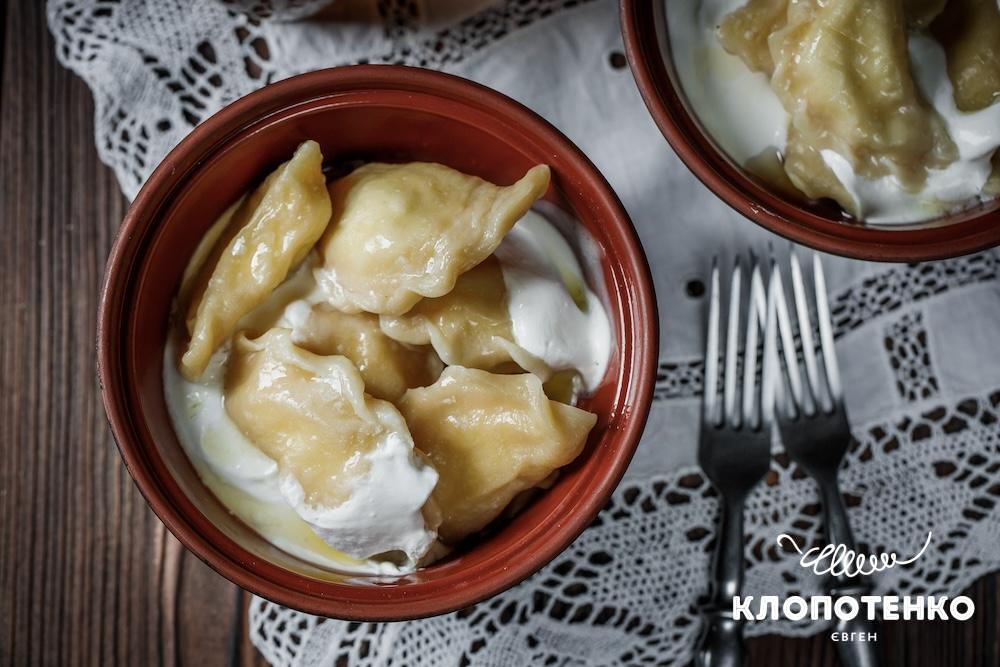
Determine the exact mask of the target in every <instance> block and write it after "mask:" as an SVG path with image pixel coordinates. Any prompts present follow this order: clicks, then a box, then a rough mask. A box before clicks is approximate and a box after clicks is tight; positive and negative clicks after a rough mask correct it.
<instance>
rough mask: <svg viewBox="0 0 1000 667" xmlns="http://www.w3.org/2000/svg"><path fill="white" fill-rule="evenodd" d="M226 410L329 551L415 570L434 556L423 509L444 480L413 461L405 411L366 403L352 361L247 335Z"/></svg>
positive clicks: (285, 336) (273, 335)
mask: <svg viewBox="0 0 1000 667" xmlns="http://www.w3.org/2000/svg"><path fill="white" fill-rule="evenodd" d="M225 406H226V412H227V413H228V414H229V417H230V418H231V419H232V420H233V422H234V423H235V424H236V426H237V427H238V428H239V429H240V430H241V431H242V432H243V434H244V435H246V436H247V438H249V439H250V441H251V442H253V443H254V445H256V446H257V447H258V448H259V449H260V450H261V451H263V452H264V453H265V454H266V455H267V456H269V457H271V458H272V459H274V460H275V461H277V462H278V466H279V469H280V471H281V493H282V496H283V497H284V499H285V501H286V502H288V504H289V505H291V506H292V507H293V508H294V509H295V511H296V513H298V514H299V516H301V517H302V518H303V519H304V520H305V521H306V522H307V523H309V524H310V526H311V527H312V528H313V530H315V531H316V533H317V534H319V535H320V537H322V538H323V540H324V541H326V542H327V543H328V544H330V546H332V547H333V548H335V549H338V550H339V551H342V552H344V553H346V554H348V555H349V556H353V557H355V558H371V557H373V556H377V555H380V554H386V553H390V552H401V553H403V554H405V557H406V560H407V563H408V564H411V565H413V564H416V562H417V561H418V560H419V559H420V558H421V557H422V556H423V555H424V554H425V553H426V552H427V551H428V549H430V547H431V546H432V544H433V543H434V540H435V533H434V530H433V525H427V521H426V520H425V517H424V508H425V505H426V504H427V500H428V498H429V496H430V494H431V490H432V489H433V488H434V485H435V483H436V482H437V473H435V471H434V470H433V469H432V468H430V467H429V466H427V465H426V464H424V463H423V461H422V460H421V459H420V458H419V456H418V455H417V453H416V452H415V451H414V449H413V440H412V439H411V437H410V433H409V430H408V429H407V426H406V422H404V421H403V417H402V416H401V415H400V413H399V411H398V410H397V409H396V408H395V407H393V405H392V404H391V403H389V402H388V401H382V400H378V399H375V398H372V397H371V396H368V395H367V394H365V385H364V381H363V380H362V379H361V375H360V373H358V370H357V369H356V368H355V367H354V365H353V364H352V363H351V362H350V361H349V360H348V359H347V358H346V357H342V356H320V355H316V354H313V353H311V352H308V351H306V350H303V349H302V348H300V347H298V346H296V345H295V344H294V343H292V340H291V333H290V332H289V331H288V330H287V329H272V330H270V331H269V332H267V333H266V334H264V335H263V336H261V337H260V338H257V339H254V340H248V339H247V338H246V337H245V336H243V335H242V334H241V335H239V336H237V338H236V340H235V342H234V345H233V349H232V352H231V355H230V360H229V368H228V371H227V374H226V382H225ZM388 485H391V488H392V492H388V493H387V492H386V489H387V488H388Z"/></svg>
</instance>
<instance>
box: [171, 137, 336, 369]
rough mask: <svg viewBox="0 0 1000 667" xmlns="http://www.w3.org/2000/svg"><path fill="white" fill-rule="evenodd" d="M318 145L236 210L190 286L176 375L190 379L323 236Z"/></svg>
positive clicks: (325, 210)
mask: <svg viewBox="0 0 1000 667" xmlns="http://www.w3.org/2000/svg"><path fill="white" fill-rule="evenodd" d="M322 165H323V155H322V154H321V153H320V148H319V144H317V143H316V142H315V141H306V142H305V143H303V144H302V145H301V146H299V148H298V150H296V151H295V155H294V156H292V159H291V160H289V161H288V162H286V163H284V164H283V165H281V166H280V167H278V168H277V169H276V170H275V171H274V172H273V173H271V175H270V176H268V177H267V179H266V180H265V181H264V182H263V183H262V184H261V185H260V187H258V188H257V189H256V190H254V192H253V193H251V194H250V195H249V197H247V198H246V200H245V201H244V202H243V203H242V204H241V205H240V206H239V207H238V209H236V210H232V209H231V210H230V211H227V213H226V214H224V216H225V215H228V216H230V217H231V220H230V221H229V223H228V225H226V228H225V230H224V231H221V230H219V229H218V228H217V233H218V240H217V241H216V243H215V248H214V250H213V251H212V252H211V253H208V256H207V257H206V258H205V264H204V266H203V267H202V270H201V272H200V275H199V276H198V277H197V278H194V279H192V280H191V281H190V282H191V295H190V304H189V305H188V307H187V308H188V309H187V329H188V333H189V334H190V336H191V340H190V342H189V343H188V346H187V349H186V350H185V351H184V354H183V356H182V357H181V372H182V373H183V374H184V376H185V377H187V378H188V379H190V380H194V379H197V378H198V377H199V376H200V375H201V374H202V372H204V370H205V367H206V366H207V365H208V360H209V358H210V357H211V356H212V353H213V352H214V351H215V350H216V348H217V347H219V345H221V344H222V343H223V342H224V341H226V340H228V339H229V338H230V337H231V336H232V335H233V334H234V333H235V332H236V328H237V323H238V322H239V321H240V318H242V317H243V316H244V315H246V314H247V313H249V312H250V311H251V310H253V309H254V308H255V307H256V306H258V305H259V304H261V303H263V302H264V301H265V300H266V299H267V297H268V296H269V295H270V294H271V292H272V290H274V288H275V287H277V286H278V285H279V284H280V283H281V282H282V281H283V280H284V279H285V276H287V275H288V272H289V270H290V269H291V268H292V267H294V266H295V264H297V263H298V262H299V261H301V260H302V258H303V257H305V256H306V254H307V253H308V252H309V250H310V249H311V248H312V247H313V245H315V243H316V241H317V240H318V239H319V238H320V236H321V235H322V234H323V230H324V229H326V225H327V223H328V222H329V221H330V196H329V194H328V192H327V190H326V179H325V177H324V176H323V169H322Z"/></svg>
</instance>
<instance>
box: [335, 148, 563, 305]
mask: <svg viewBox="0 0 1000 667" xmlns="http://www.w3.org/2000/svg"><path fill="white" fill-rule="evenodd" d="M548 186H549V168H548V167H547V166H545V165H538V166H535V167H533V168H531V169H530V170H528V172H527V173H526V174H525V175H524V177H523V178H521V180H519V181H517V182H516V183H514V184H513V185H510V186H507V187H500V186H497V185H493V184H492V183H489V182H487V181H484V180H483V179H481V178H477V177H475V176H469V175H467V174H463V173H461V172H459V171H456V170H454V169H451V168H449V167H445V166H443V165H440V164H433V163H427V162H411V163H409V164H382V163H371V164H366V165H364V166H362V167H359V168H358V169H356V170H354V171H353V172H352V173H351V174H349V175H347V176H345V177H344V178H341V179H339V180H337V181H335V182H334V183H333V184H332V185H331V186H330V197H331V199H332V202H333V219H332V221H331V224H330V227H329V229H328V230H327V232H326V234H325V235H324V236H323V239H322V240H321V241H320V245H319V248H320V252H321V255H322V259H323V266H322V267H321V268H320V269H317V271H316V278H317V281H318V282H319V284H320V285H321V286H322V287H323V288H324V289H325V290H326V292H327V293H328V295H329V299H330V303H331V304H332V305H333V306H334V307H336V308H337V309H338V310H342V311H345V312H359V311H367V312H370V313H378V314H385V315H401V314H403V313H405V312H406V311H407V310H409V309H410V308H412V307H413V306H414V304H416V303H417V302H418V301H419V300H420V299H421V298H422V297H438V296H443V295H444V294H447V293H448V292H450V291H451V289H452V288H453V287H454V286H455V281H456V280H458V276H460V275H461V274H462V273H464V272H466V271H468V270H469V269H471V268H472V267H474V266H476V265H477V264H479V263H480V262H482V261H483V260H484V259H486V258H487V257H488V256H489V255H490V254H491V253H492V252H493V251H494V250H496V248H497V246H498V245H500V242H501V241H502V240H503V237H504V235H505V234H506V233H507V232H508V231H509V230H510V228H511V227H512V226H513V225H514V223H515V222H517V220H518V219H519V218H520V217H521V216H522V215H524V213H525V211H527V210H528V209H529V208H530V207H531V205H532V204H533V203H534V202H535V200H536V199H538V198H539V197H541V196H542V194H544V193H545V191H546V189H547V188H548Z"/></svg>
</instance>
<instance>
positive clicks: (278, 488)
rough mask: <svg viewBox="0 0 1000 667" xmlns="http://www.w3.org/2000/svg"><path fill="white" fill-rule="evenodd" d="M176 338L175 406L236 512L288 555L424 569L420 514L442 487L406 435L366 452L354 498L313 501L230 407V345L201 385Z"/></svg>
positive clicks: (339, 564)
mask: <svg viewBox="0 0 1000 667" xmlns="http://www.w3.org/2000/svg"><path fill="white" fill-rule="evenodd" d="M176 338H177V337H176V336H172V337H171V340H170V341H169V342H168V345H167V350H166V353H165V354H164V364H163V378H164V396H165V398H166V403H167V410H168V412H169V413H170V416H171V420H172V421H173V423H174V427H175V430H176V432H177V438H178V440H180V443H181V446H182V447H183V448H184V451H185V452H186V453H187V455H188V458H189V459H190V460H191V461H192V463H193V464H194V466H195V469H196V470H197V471H198V474H199V476H200V477H201V478H202V480H203V481H204V482H205V484H206V486H208V487H209V489H210V490H211V491H212V492H213V493H214V494H215V495H216V496H217V497H218V498H219V499H220V500H222V501H223V503H224V504H225V505H226V507H227V508H229V510H230V511H232V512H233V514H235V515H236V516H237V517H238V518H239V519H241V520H242V521H243V522H244V523H246V524H247V525H249V526H250V527H252V528H253V529H254V530H256V531H257V532H258V533H260V534H261V535H262V536H263V537H264V538H265V539H267V540H268V541H270V542H271V543H273V544H275V545H276V546H278V547H279V548H281V549H283V550H285V551H287V552H288V553H290V554H292V555H294V556H298V557H299V558H302V559H303V560H308V561H311V562H314V563H317V564H319V565H323V566H326V567H329V568H332V569H335V570H340V571H345V572H358V573H369V574H384V575H391V574H400V573H404V572H410V571H412V570H414V569H415V568H416V566H417V563H418V561H419V559H420V558H421V557H422V556H423V555H424V554H426V553H427V552H428V551H429V550H430V549H431V548H432V546H433V545H434V542H435V539H436V533H435V532H434V531H433V530H430V529H428V528H427V526H426V524H425V522H424V520H423V517H422V515H421V514H420V511H419V510H420V508H421V507H422V506H423V504H424V503H425V502H426V500H427V498H428V497H429V496H430V494H431V491H432V490H433V489H434V485H435V484H436V483H437V472H435V471H434V469H433V468H431V467H430V466H426V465H420V466H416V465H414V463H413V451H412V447H411V446H410V444H409V442H407V441H405V439H404V438H403V437H402V433H397V432H395V431H392V432H389V433H388V434H387V436H386V437H385V438H383V439H382V441H380V442H379V443H378V446H377V447H375V449H374V450H373V451H372V452H371V453H369V454H368V458H369V463H370V468H369V471H368V473H366V474H365V476H364V477H363V478H361V479H359V480H356V483H355V486H354V488H353V492H352V494H351V496H350V497H349V498H348V500H347V501H345V502H344V503H342V504H340V505H338V506H336V507H318V506H316V505H309V504H308V503H306V502H305V500H304V493H303V490H302V487H301V485H299V483H298V481H297V480H295V478H294V477H293V476H291V475H288V474H283V473H282V471H281V470H280V469H279V466H278V463H277V462H276V461H275V460H274V459H272V458H270V457H268V456H267V455H266V454H264V453H263V452H262V451H261V450H260V449H259V448H257V446H256V445H254V444H253V443H252V442H250V440H248V439H247V437H246V436H244V435H243V433H242V431H240V429H239V428H238V427H237V426H236V425H235V424H234V423H233V422H232V420H231V419H230V418H229V415H228V414H227V413H226V409H225V396H224V393H223V380H224V372H225V361H226V358H227V356H228V346H226V347H223V348H221V349H220V350H218V351H217V352H216V353H215V355H213V357H212V361H211V363H210V364H209V367H208V369H207V370H206V371H205V374H204V375H203V376H202V377H201V378H200V379H199V381H198V382H191V381H189V380H187V379H186V378H184V377H183V376H181V374H180V373H179V372H178V370H177V365H176V359H177V350H178V348H179V345H178V341H177V340H176ZM397 416H398V415H397ZM399 420H400V422H401V423H400V427H401V428H403V429H405V424H402V418H399ZM387 489H391V492H386V490H387ZM414 508H416V511H415V510H414ZM333 545H336V547H334V546H333ZM388 551H399V552H400V553H401V557H400V558H397V559H395V562H389V561H388V560H380V559H371V558H367V557H366V556H367V555H377V554H381V553H383V552H388Z"/></svg>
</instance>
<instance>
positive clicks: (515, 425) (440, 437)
mask: <svg viewBox="0 0 1000 667" xmlns="http://www.w3.org/2000/svg"><path fill="white" fill-rule="evenodd" d="M399 409H400V411H401V412H402V413H403V416H404V417H405V418H406V423H407V424H409V427H410V433H411V434H412V435H413V441H414V443H415V444H416V446H417V448H418V449H419V450H420V451H422V452H424V454H426V455H427V458H428V459H429V460H430V462H431V465H433V466H434V468H435V469H436V470H437V471H438V474H439V475H440V479H439V480H438V484H437V486H436V487H435V489H434V495H433V497H434V500H435V501H436V503H437V506H438V508H439V509H440V511H441V525H440V526H439V527H438V534H439V535H440V536H441V538H442V539H443V540H444V541H445V542H447V543H449V544H455V543H456V542H458V541H460V540H461V539H463V538H464V537H466V536H467V535H470V534H472V533H474V532H476V531H478V530H481V529H482V528H484V527H485V526H486V525H487V524H488V523H490V522H491V521H493V519H495V518H496V517H497V516H498V515H499V514H500V513H501V512H502V511H503V509H504V508H505V507H506V506H507V504H508V503H510V501H511V500H512V499H513V498H514V497H515V496H516V495H517V494H519V493H521V492H522V491H525V490H527V489H530V488H532V487H535V486H537V485H538V484H539V483H541V482H542V481H543V480H545V479H546V478H547V477H549V475H550V474H552V472H553V471H554V470H557V469H558V468H561V467H563V466H565V465H566V464H568V463H570V462H571V461H572V460H573V459H575V458H576V457H577V455H578V454H579V453H580V451H581V450H582V449H583V447H584V445H585V444H586V442H587V436H588V434H589V433H590V430H591V429H592V428H593V427H594V424H595V423H596V421H597V416H596V415H594V414H592V413H590V412H587V411H585V410H581V409H580V408H576V407H573V406H570V405H564V404H562V403H558V402H556V401H552V400H549V399H548V398H547V397H546V396H545V393H544V392H543V391H542V382H541V380H539V379H538V378H537V377H535V376H534V375H532V374H530V373H523V374H520V375H497V374H493V373H489V372H486V371H481V370H475V369H470V368H462V367H460V366H449V367H448V368H446V369H445V370H444V372H443V373H442V374H441V377H440V378H438V381H437V382H436V383H434V384H433V385H431V386H429V387H422V388H417V389H410V390H409V391H407V392H406V394H405V395H404V396H403V398H402V400H401V401H400V402H399Z"/></svg>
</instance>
